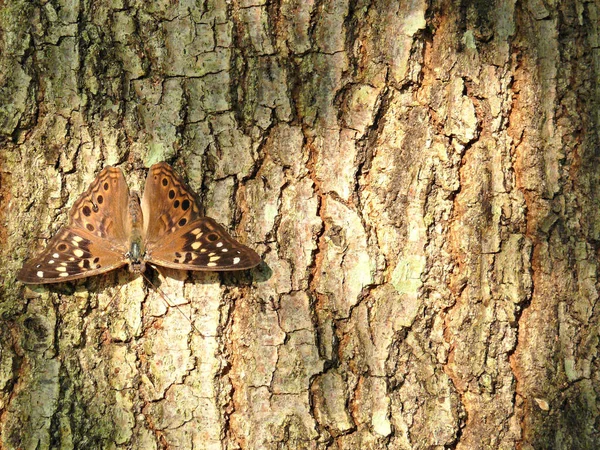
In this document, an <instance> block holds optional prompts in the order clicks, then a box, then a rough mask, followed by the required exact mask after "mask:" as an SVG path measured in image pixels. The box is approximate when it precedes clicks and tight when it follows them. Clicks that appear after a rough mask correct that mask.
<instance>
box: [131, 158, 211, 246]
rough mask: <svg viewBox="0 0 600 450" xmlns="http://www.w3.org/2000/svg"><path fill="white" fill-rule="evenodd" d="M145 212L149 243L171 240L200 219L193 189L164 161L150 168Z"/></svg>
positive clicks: (145, 232)
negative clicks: (178, 231)
mask: <svg viewBox="0 0 600 450" xmlns="http://www.w3.org/2000/svg"><path fill="white" fill-rule="evenodd" d="M142 211H143V215H144V235H145V237H146V246H152V244H153V243H157V242H159V241H160V240H161V239H163V238H166V239H171V237H170V236H172V235H173V234H174V233H176V232H177V230H179V229H180V228H182V227H185V226H186V225H188V224H190V223H192V222H194V221H196V220H197V219H199V218H200V209H199V208H198V205H197V203H196V198H195V196H194V194H193V193H192V191H191V189H190V188H189V187H187V185H186V184H185V183H184V182H183V180H182V179H181V178H180V177H179V176H178V175H177V174H176V173H175V172H174V171H173V168H172V167H171V166H169V165H168V164H167V163H164V162H162V163H158V164H154V165H153V166H152V167H150V171H149V172H148V177H147V178H146V186H145V188H144V196H143V198H142Z"/></svg>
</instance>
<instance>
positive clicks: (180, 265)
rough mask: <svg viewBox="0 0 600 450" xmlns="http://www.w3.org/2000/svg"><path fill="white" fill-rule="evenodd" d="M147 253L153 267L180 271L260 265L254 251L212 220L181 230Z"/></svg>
mask: <svg viewBox="0 0 600 450" xmlns="http://www.w3.org/2000/svg"><path fill="white" fill-rule="evenodd" d="M147 251H148V253H149V259H148V261H149V262H150V263H153V264H157V265H159V266H164V267H170V268H173V269H181V270H207V271H216V270H243V269H249V268H251V267H254V266H256V265H257V264H259V263H260V262H261V259H260V256H258V254H257V253H256V252H255V251H254V250H252V249H251V248H248V247H246V246H245V245H242V244H240V243H239V242H237V241H236V240H235V239H233V238H232V237H231V236H230V235H229V233H227V231H226V230H225V228H223V227H222V226H221V225H219V224H218V223H217V222H216V221H215V220H213V219H211V218H210V217H202V218H200V219H198V220H196V221H194V222H192V223H190V224H188V225H187V226H185V227H182V228H181V229H179V230H178V231H176V232H175V234H174V235H173V236H170V237H169V238H168V239H163V240H161V241H159V242H157V243H156V244H155V245H154V246H153V247H152V248H147Z"/></svg>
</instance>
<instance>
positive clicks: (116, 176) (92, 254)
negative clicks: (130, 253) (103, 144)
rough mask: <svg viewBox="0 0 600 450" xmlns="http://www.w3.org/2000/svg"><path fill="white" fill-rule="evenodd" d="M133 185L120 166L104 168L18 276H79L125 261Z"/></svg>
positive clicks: (48, 279) (49, 279) (38, 279)
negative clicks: (130, 195) (128, 204)
mask: <svg viewBox="0 0 600 450" xmlns="http://www.w3.org/2000/svg"><path fill="white" fill-rule="evenodd" d="M128 198H129V189H128V188H127V183H126V182H125V177H124V176H123V172H121V170H120V169H117V168H115V167H106V168H105V169H103V170H102V171H101V172H100V173H99V174H98V176H97V177H96V178H95V179H94V181H93V182H92V183H91V184H90V187H89V188H88V189H87V190H86V191H85V192H84V193H83V194H82V195H81V196H80V197H79V198H78V199H77V201H76V202H75V203H74V204H73V207H72V208H71V211H70V212H69V223H68V225H67V226H65V227H63V228H62V229H61V230H60V231H59V232H58V233H57V234H56V236H54V237H53V238H52V239H51V240H50V241H49V242H48V245H47V246H46V248H45V249H44V251H42V253H40V254H39V255H38V256H36V257H34V258H32V259H30V260H29V261H28V262H27V263H25V265H24V266H23V268H22V269H21V270H20V272H19V273H18V275H17V279H18V280H19V281H22V282H23V283H33V284H43V283H56V282H60V281H69V280H76V279H79V278H84V277H88V276H91V275H97V274H100V273H103V272H108V271H109V270H113V269H116V268H118V267H121V266H123V265H125V264H126V263H127V259H126V258H125V253H126V252H127V245H128V231H127V216H126V214H127V201H128Z"/></svg>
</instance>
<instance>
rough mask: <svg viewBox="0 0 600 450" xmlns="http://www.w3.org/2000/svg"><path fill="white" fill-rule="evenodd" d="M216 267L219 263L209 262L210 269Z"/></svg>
mask: <svg viewBox="0 0 600 450" xmlns="http://www.w3.org/2000/svg"><path fill="white" fill-rule="evenodd" d="M216 265H217V263H215V262H209V263H208V264H207V266H208V267H215V266H216Z"/></svg>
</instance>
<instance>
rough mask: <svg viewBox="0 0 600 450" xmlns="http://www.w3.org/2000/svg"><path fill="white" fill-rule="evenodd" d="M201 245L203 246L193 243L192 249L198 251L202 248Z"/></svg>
mask: <svg viewBox="0 0 600 450" xmlns="http://www.w3.org/2000/svg"><path fill="white" fill-rule="evenodd" d="M201 245H202V244H201V243H200V242H193V243H192V248H193V249H194V250H198V249H199V248H200V246H201Z"/></svg>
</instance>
